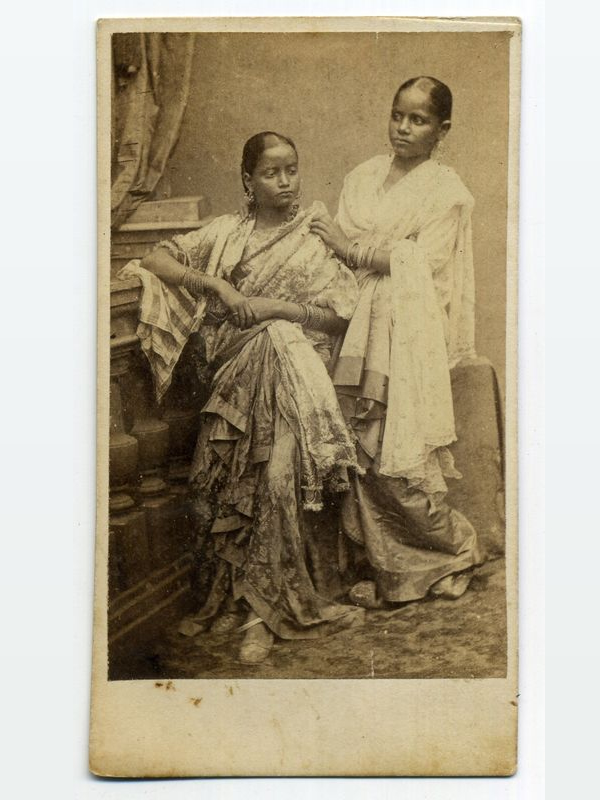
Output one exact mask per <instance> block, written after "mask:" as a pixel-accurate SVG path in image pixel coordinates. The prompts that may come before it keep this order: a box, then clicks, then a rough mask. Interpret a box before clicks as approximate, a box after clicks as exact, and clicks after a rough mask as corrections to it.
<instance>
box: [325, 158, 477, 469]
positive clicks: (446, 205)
mask: <svg viewBox="0 0 600 800" xmlns="http://www.w3.org/2000/svg"><path fill="white" fill-rule="evenodd" d="M390 166H391V157H388V156H376V157H375V158H373V159H370V160H369V161H367V162H365V163H364V164H361V165H360V166H358V167H357V168H356V169H355V170H353V171H352V172H351V173H350V174H349V175H348V176H347V177H346V179H345V182H344V187H343V191H342V195H341V198H340V203H339V210H338V215H337V221H338V222H339V224H340V226H341V228H342V229H343V231H344V233H345V234H346V235H347V236H348V237H349V238H350V239H352V240H358V241H359V242H360V243H361V244H362V245H365V246H368V245H372V246H374V247H377V248H381V249H384V250H387V251H389V252H390V275H389V276H382V275H380V274H374V273H370V272H364V271H362V272H361V271H359V272H358V273H357V278H358V282H359V286H360V297H359V302H358V305H357V308H356V311H355V314H354V316H353V318H352V320H351V323H350V325H349V328H348V331H347V333H346V337H345V340H344V344H343V346H342V349H341V352H340V362H339V364H340V365H341V367H342V369H341V370H337V372H336V374H334V382H335V383H341V384H349V383H350V384H352V383H354V384H359V383H360V380H361V377H362V373H363V371H364V369H365V366H367V365H368V364H369V362H370V363H375V364H377V361H378V359H379V360H380V361H381V359H382V353H383V351H385V358H383V362H384V363H385V364H386V366H387V371H388V372H389V375H388V376H387V377H388V379H389V383H388V385H387V415H386V423H385V430H384V434H383V441H382V445H381V463H380V471H381V473H383V474H385V475H389V476H391V477H407V478H409V479H411V480H413V481H418V480H419V479H423V478H425V477H426V472H427V464H428V461H430V456H431V454H432V453H433V452H434V451H435V450H436V449H437V448H442V447H445V446H446V445H448V444H450V443H451V442H452V441H454V440H455V438H456V435H455V428H454V411H453V404H452V394H451V388H450V374H449V369H450V367H452V366H454V365H455V364H456V363H458V361H459V360H461V359H462V358H465V357H471V356H473V355H474V352H475V350H474V279H473V255H472V248H471V212H472V208H473V202H474V201H473V198H472V196H471V194H470V193H469V191H468V190H467V189H466V187H465V186H464V184H463V183H462V181H461V180H460V178H459V177H458V175H457V174H456V173H455V172H454V171H453V170H452V169H451V168H449V167H447V166H442V165H440V164H439V163H437V162H435V161H431V160H429V161H426V162H424V163H423V164H421V165H419V166H418V167H416V168H415V169H413V170H412V171H411V172H409V173H408V174H407V175H405V176H404V177H403V178H401V179H400V180H399V181H398V182H397V183H396V184H395V185H393V186H392V187H391V188H390V189H389V190H388V191H387V192H384V191H383V183H384V181H385V179H386V177H387V175H388V173H389V170H390ZM452 213H454V214H456V215H457V219H458V227H457V233H456V240H455V242H454V246H453V248H452V251H451V254H450V257H449V258H448V260H447V261H446V262H445V263H444V264H443V265H436V267H435V269H432V264H431V263H430V258H429V253H428V252H427V250H426V249H424V247H422V246H421V245H420V243H419V235H420V232H421V231H422V230H423V229H424V228H425V227H426V226H428V225H431V224H432V223H434V222H435V221H436V220H443V219H444V218H445V217H446V216H447V215H449V214H452ZM442 285H444V286H445V287H447V286H448V285H449V286H450V291H449V293H448V292H443V291H442ZM442 295H444V296H445V297H446V302H444V304H443V305H442V303H441V302H440V297H441V296H442ZM383 302H386V303H388V304H389V309H390V312H391V324H390V329H389V336H388V337H387V339H386V337H385V336H381V335H380V336H379V337H378V340H374V337H373V333H372V328H371V325H370V322H371V320H372V319H373V318H374V317H375V316H376V315H377V313H378V309H377V308H376V305H377V304H381V303H383ZM379 313H381V309H379ZM378 348H379V349H380V352H379V355H378V354H377V352H375V351H376V350H377V349H378ZM388 354H389V362H388V361H387V356H388ZM344 363H345V366H346V368H344ZM348 366H350V369H348V368H347V367H348ZM340 374H343V375H344V376H343V377H341V378H340V377H339V376H340ZM349 375H350V377H348V376H349ZM336 376H338V377H336Z"/></svg>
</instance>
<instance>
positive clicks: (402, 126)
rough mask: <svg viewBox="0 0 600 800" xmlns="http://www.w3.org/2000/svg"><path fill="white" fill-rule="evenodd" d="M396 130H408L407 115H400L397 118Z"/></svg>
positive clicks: (403, 131) (404, 131)
mask: <svg viewBox="0 0 600 800" xmlns="http://www.w3.org/2000/svg"><path fill="white" fill-rule="evenodd" d="M398 130H399V131H400V132H401V133H408V132H409V130H410V125H409V121H408V117H400V119H399V120H398Z"/></svg>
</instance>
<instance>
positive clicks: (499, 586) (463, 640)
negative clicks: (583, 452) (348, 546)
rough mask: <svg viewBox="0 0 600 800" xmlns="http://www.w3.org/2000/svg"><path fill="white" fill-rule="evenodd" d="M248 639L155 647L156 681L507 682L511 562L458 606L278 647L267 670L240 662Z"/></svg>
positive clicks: (492, 568)
mask: <svg viewBox="0 0 600 800" xmlns="http://www.w3.org/2000/svg"><path fill="white" fill-rule="evenodd" d="M242 637H243V634H241V633H234V634H231V633H229V634H225V635H220V636H217V635H214V634H211V633H201V634H199V635H197V636H195V637H193V638H192V637H186V636H183V635H182V634H180V633H179V632H178V631H177V625H174V626H172V628H170V629H169V630H168V631H167V632H166V634H165V636H164V638H163V640H162V641H160V642H159V643H158V644H157V652H156V656H155V659H154V663H155V665H156V667H157V672H156V676H157V677H163V678H171V679H186V678H232V679H240V678H291V679H294V678H296V679H299V678H500V677H503V676H504V675H505V674H506V591H505V561H504V559H503V558H498V559H496V560H494V561H488V562H487V563H486V564H484V565H483V566H482V567H481V568H479V570H478V571H477V573H476V575H475V576H474V578H473V580H472V582H471V586H470V588H469V590H468V591H467V592H466V594H465V595H463V597H461V598H460V599H459V600H454V601H450V600H439V599H438V600H428V601H425V602H419V603H409V604H407V605H405V606H402V607H399V608H397V609H394V610H392V611H367V617H366V624H365V625H364V626H362V627H359V628H353V629H349V630H347V631H343V632H340V633H336V634H335V635H332V636H329V637H325V638H321V639H318V640H309V641H307V640H304V641H300V640H295V641H282V640H276V642H275V645H274V647H273V649H272V651H271V653H270V654H269V657H268V658H267V660H266V661H265V662H263V663H262V664H260V665H259V666H246V665H243V664H241V663H239V662H238V661H237V652H238V649H239V645H240V643H241V641H242Z"/></svg>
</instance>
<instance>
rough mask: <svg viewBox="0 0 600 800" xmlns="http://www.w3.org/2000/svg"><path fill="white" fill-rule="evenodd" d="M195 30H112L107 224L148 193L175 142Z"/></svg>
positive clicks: (116, 223) (119, 221) (121, 220)
mask: <svg viewBox="0 0 600 800" xmlns="http://www.w3.org/2000/svg"><path fill="white" fill-rule="evenodd" d="M193 46H194V36H193V34H189V33H115V34H113V36H112V55H113V94H112V112H113V114H112V142H111V145H112V152H111V155H112V177H111V215H112V220H111V225H112V227H113V228H116V227H119V226H120V225H122V224H123V223H124V222H125V220H126V219H127V217H128V216H129V215H130V214H131V213H132V212H133V211H134V210H135V209H136V208H137V207H138V206H139V205H140V203H141V202H143V201H144V200H147V199H149V198H150V197H151V196H152V192H153V191H154V189H155V188H156V186H157V184H158V181H159V180H160V178H161V176H162V175H163V172H164V169H165V166H166V163H167V160H168V158H169V156H170V155H171V153H172V152H173V148H174V147H175V144H176V142H177V138H178V136H179V132H180V129H181V122H182V119H183V113H184V111H185V107H186V104H187V99H188V94H189V87H190V75H191V67H192V54H193Z"/></svg>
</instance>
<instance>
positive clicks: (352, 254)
mask: <svg viewBox="0 0 600 800" xmlns="http://www.w3.org/2000/svg"><path fill="white" fill-rule="evenodd" d="M375 252H376V248H375V247H361V246H360V242H350V244H349V245H348V247H347V248H346V259H345V260H346V264H347V265H348V266H349V267H350V269H371V266H372V264H373V259H374V258H375Z"/></svg>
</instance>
